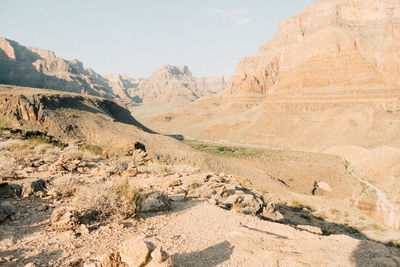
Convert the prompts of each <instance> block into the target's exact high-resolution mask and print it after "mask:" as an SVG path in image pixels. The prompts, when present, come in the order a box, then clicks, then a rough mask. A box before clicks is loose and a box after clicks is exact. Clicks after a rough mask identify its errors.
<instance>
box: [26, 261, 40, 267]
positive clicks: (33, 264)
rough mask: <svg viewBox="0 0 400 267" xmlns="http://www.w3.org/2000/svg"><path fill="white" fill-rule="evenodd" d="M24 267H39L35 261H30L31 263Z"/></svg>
mask: <svg viewBox="0 0 400 267" xmlns="http://www.w3.org/2000/svg"><path fill="white" fill-rule="evenodd" d="M24 267H38V266H37V265H36V264H35V263H33V262H30V263H28V264H25V266H24Z"/></svg>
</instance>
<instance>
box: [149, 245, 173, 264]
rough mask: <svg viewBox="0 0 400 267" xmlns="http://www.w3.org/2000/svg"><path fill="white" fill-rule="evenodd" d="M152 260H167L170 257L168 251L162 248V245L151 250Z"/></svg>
mask: <svg viewBox="0 0 400 267" xmlns="http://www.w3.org/2000/svg"><path fill="white" fill-rule="evenodd" d="M151 258H152V261H154V262H157V263H162V262H165V261H167V260H168V259H169V258H170V257H169V255H168V253H167V252H165V251H164V250H163V249H162V246H159V247H157V248H155V249H154V250H153V252H151Z"/></svg>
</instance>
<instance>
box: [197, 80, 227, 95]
mask: <svg viewBox="0 0 400 267" xmlns="http://www.w3.org/2000/svg"><path fill="white" fill-rule="evenodd" d="M228 80H229V77H228V76H223V75H218V76H209V77H200V78H197V82H198V83H199V86H200V87H201V88H206V89H208V90H210V91H211V92H212V93H214V94H216V93H219V92H221V91H222V90H224V89H225V87H226V86H227V84H228Z"/></svg>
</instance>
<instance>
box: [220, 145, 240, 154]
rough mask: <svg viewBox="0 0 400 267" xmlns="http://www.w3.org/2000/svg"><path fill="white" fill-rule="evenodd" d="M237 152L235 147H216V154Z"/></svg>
mask: <svg viewBox="0 0 400 267" xmlns="http://www.w3.org/2000/svg"><path fill="white" fill-rule="evenodd" d="M237 150H238V148H237V147H226V146H218V147H217V151H218V152H222V153H223V152H230V153H233V152H235V151H237Z"/></svg>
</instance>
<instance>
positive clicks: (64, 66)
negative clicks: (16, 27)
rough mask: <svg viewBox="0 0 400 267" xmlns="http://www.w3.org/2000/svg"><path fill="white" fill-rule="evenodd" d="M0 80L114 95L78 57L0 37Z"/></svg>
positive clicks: (105, 83)
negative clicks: (57, 54) (66, 58)
mask: <svg viewBox="0 0 400 267" xmlns="http://www.w3.org/2000/svg"><path fill="white" fill-rule="evenodd" d="M0 65H1V67H2V71H1V73H0V83H3V84H13V85H20V86H30V87H37V88H47V89H57V90H60V91H66V92H75V93H83V94H89V95H95V96H102V97H106V98H110V99H114V98H117V97H118V96H117V95H116V94H114V93H113V92H112V90H111V88H110V87H109V86H108V83H107V80H106V79H105V78H103V77H102V76H101V75H99V74H98V73H96V72H94V71H93V70H91V69H85V68H84V67H83V64H82V62H80V61H78V60H71V61H68V60H65V59H63V58H60V57H56V56H55V54H54V52H52V51H49V50H42V49H38V48H33V47H26V46H23V45H20V44H19V43H17V42H15V41H12V40H8V39H6V38H4V37H1V38H0Z"/></svg>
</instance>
